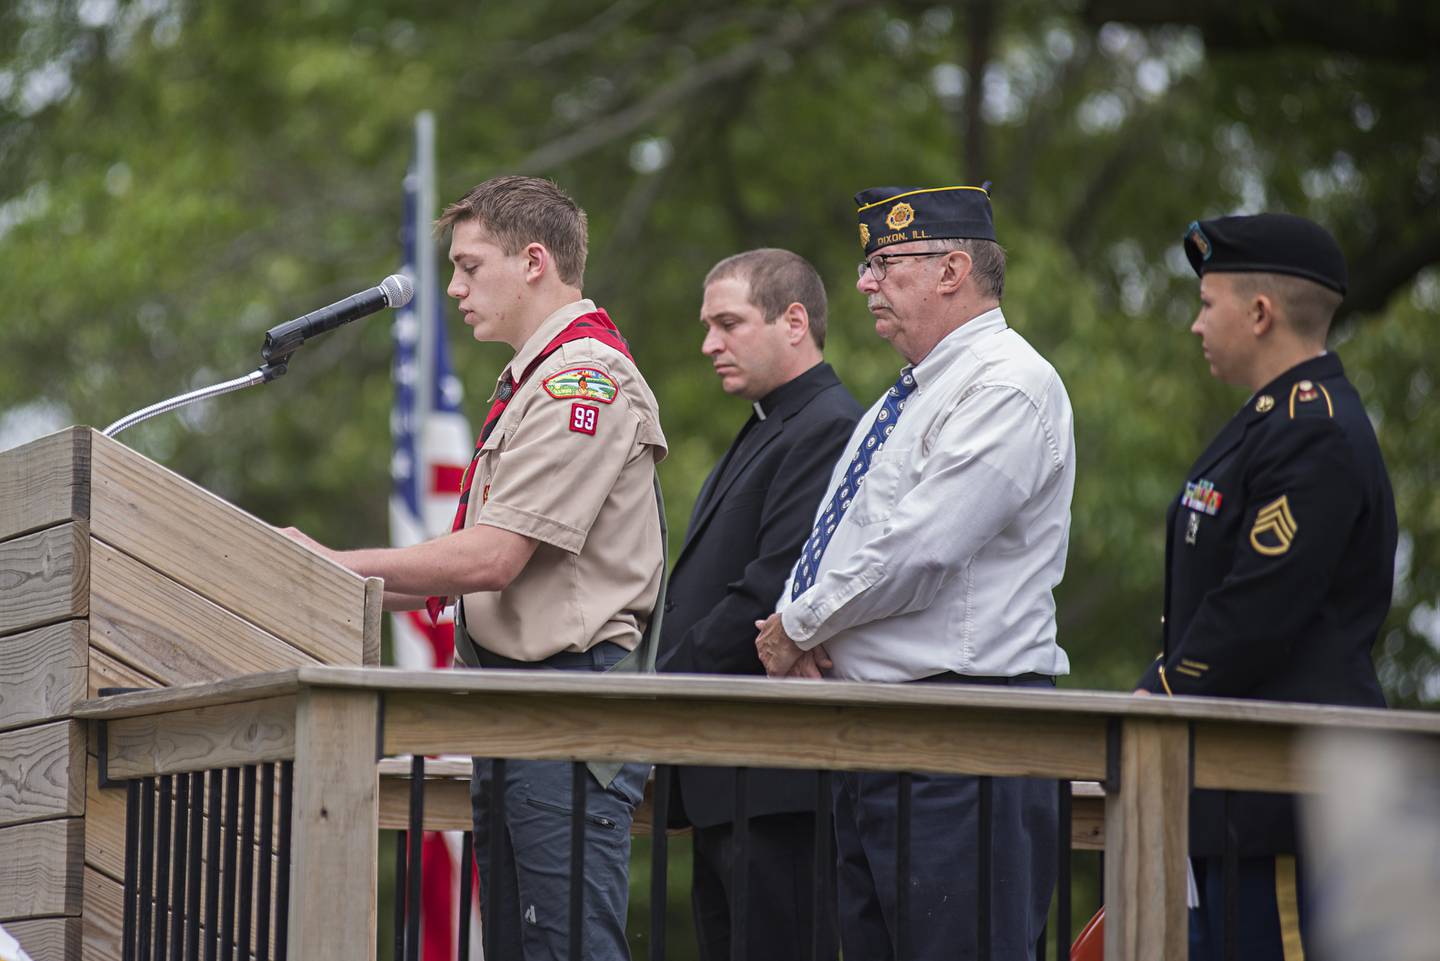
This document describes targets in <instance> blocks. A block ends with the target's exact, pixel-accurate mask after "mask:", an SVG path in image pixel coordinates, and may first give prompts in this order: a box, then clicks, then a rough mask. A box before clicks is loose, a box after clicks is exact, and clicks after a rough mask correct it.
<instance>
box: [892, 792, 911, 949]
mask: <svg viewBox="0 0 1440 961" xmlns="http://www.w3.org/2000/svg"><path fill="white" fill-rule="evenodd" d="M913 782H914V778H913V777H912V776H911V775H910V774H909V773H908V772H905V771H902V772H900V774H899V776H897V777H896V779H895V957H896V958H908V957H910V830H911V824H910V820H911V817H910V815H911V809H910V802H911V786H912V784H913Z"/></svg>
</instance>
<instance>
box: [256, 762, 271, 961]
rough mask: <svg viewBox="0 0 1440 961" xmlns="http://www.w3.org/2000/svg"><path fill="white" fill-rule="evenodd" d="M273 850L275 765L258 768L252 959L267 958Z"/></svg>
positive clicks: (264, 959)
mask: <svg viewBox="0 0 1440 961" xmlns="http://www.w3.org/2000/svg"><path fill="white" fill-rule="evenodd" d="M274 849H275V765H274V764H263V765H261V767H260V852H259V854H258V855H256V856H257V857H258V858H259V859H260V892H259V894H258V895H257V898H258V899H259V906H258V914H257V915H256V917H255V961H270V897H271V895H272V894H273V893H274V892H273V891H271V881H272V875H273V872H274V865H273V864H272V863H271V862H272V859H273V857H274Z"/></svg>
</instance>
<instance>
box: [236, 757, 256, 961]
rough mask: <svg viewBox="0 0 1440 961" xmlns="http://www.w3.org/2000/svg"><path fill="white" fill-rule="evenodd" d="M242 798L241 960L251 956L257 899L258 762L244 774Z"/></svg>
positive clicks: (244, 960)
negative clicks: (253, 916) (253, 921)
mask: <svg viewBox="0 0 1440 961" xmlns="http://www.w3.org/2000/svg"><path fill="white" fill-rule="evenodd" d="M240 797H241V800H240V920H239V922H238V923H239V928H240V931H239V934H240V948H239V951H238V952H237V953H238V954H239V955H240V961H249V959H250V916H251V913H252V909H253V907H254V900H255V765H253V764H247V765H245V769H244V771H243V772H242V774H241V796H240Z"/></svg>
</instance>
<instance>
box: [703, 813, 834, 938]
mask: <svg viewBox="0 0 1440 961" xmlns="http://www.w3.org/2000/svg"><path fill="white" fill-rule="evenodd" d="M749 828H750V831H749V841H748V845H747V847H748V856H747V864H748V870H747V872H746V888H747V893H746V898H745V904H744V905H743V909H744V910H745V911H746V924H745V930H746V937H745V952H744V954H743V955H742V957H744V958H745V959H746V961H804V959H806V958H809V957H810V956H811V946H812V943H813V940H812V939H813V937H814V928H815V887H816V884H817V879H816V877H815V815H813V814H810V813H808V812H806V813H790V814H768V815H761V816H759V817H753V818H751V819H750V820H749ZM694 845H695V855H694V881H693V884H692V886H691V889H690V901H691V905H692V907H693V908H694V911H695V937H696V939H697V940H698V941H699V944H700V961H730V957H731V953H730V952H731V941H730V920H731V917H730V907H731V894H732V882H733V880H734V877H735V874H734V870H735V858H736V855H737V852H736V850H735V848H736V845H735V843H734V830H733V825H730V824H720V825H716V826H714V827H707V828H696V829H695V833H694ZM825 875H826V877H823V878H821V879H819V881H818V883H819V884H820V885H821V886H822V890H823V891H824V897H823V898H822V899H821V905H822V913H823V916H822V917H821V918H820V925H821V931H822V941H821V944H822V950H821V954H820V957H819V959H817V961H832V959H834V957H835V935H834V931H835V919H834V914H833V911H834V906H833V898H832V896H831V895H830V893H829V891H828V890H826V889H828V886H829V885H828V875H829V872H828V871H827V872H825Z"/></svg>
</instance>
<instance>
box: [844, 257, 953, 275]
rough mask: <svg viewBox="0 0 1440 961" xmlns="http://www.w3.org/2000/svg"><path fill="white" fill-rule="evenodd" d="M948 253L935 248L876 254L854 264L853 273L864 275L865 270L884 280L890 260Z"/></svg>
mask: <svg viewBox="0 0 1440 961" xmlns="http://www.w3.org/2000/svg"><path fill="white" fill-rule="evenodd" d="M948 253H950V251H948V250H935V251H929V252H927V253H923V254H876V255H875V256H874V257H871V258H870V259H869V260H862V261H860V263H858V264H856V265H855V274H856V276H858V277H864V276H865V271H867V270H868V271H870V276H871V277H874V278H875V279H876V280H884V279H885V274H886V273H887V272H888V271H889V269H890V261H892V260H900V259H902V258H904V257H944V256H945V255H946V254H948Z"/></svg>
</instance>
